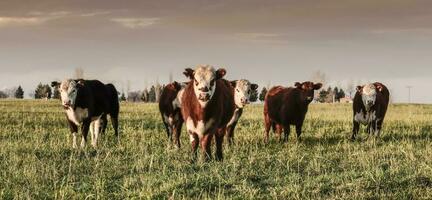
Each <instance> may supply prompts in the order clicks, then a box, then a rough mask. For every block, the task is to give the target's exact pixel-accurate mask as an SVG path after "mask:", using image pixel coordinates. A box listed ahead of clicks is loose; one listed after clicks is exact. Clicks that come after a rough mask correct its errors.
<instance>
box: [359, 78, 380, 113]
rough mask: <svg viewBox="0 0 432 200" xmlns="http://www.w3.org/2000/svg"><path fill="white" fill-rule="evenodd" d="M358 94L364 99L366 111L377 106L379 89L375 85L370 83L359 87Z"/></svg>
mask: <svg viewBox="0 0 432 200" xmlns="http://www.w3.org/2000/svg"><path fill="white" fill-rule="evenodd" d="M357 92H359V94H360V95H361V97H362V101H363V105H364V106H365V108H366V111H369V110H370V108H371V107H372V106H373V105H374V104H375V101H376V95H377V88H376V87H375V85H374V84H372V83H368V84H366V85H364V86H357Z"/></svg>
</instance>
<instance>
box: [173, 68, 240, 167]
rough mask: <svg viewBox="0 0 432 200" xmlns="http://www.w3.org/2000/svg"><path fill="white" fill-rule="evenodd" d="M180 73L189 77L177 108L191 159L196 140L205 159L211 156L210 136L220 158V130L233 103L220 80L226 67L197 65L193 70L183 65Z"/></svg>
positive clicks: (226, 88)
mask: <svg viewBox="0 0 432 200" xmlns="http://www.w3.org/2000/svg"><path fill="white" fill-rule="evenodd" d="M183 74H184V75H185V76H186V77H188V78H189V79H190V82H189V83H188V85H187V86H186V88H185V89H184V92H183V95H182V98H181V99H182V102H181V110H182V115H183V119H184V120H185V122H186V128H187V132H188V133H189V138H190V141H191V144H192V157H193V161H195V160H196V158H197V150H198V145H199V144H201V149H202V153H203V154H204V156H205V158H206V160H209V159H211V150H210V146H211V141H212V137H213V136H215V137H216V138H215V139H216V159H217V160H222V158H223V155H222V143H223V138H224V133H225V129H226V125H227V124H228V122H229V121H230V119H231V118H232V116H233V112H234V106H235V105H234V97H233V94H232V92H231V91H232V88H231V86H230V84H225V83H224V80H222V77H223V76H225V74H226V71H225V69H222V68H221V69H218V70H215V69H214V68H213V67H212V66H210V65H198V66H197V67H196V68H195V70H192V69H190V68H187V69H185V72H184V73H183Z"/></svg>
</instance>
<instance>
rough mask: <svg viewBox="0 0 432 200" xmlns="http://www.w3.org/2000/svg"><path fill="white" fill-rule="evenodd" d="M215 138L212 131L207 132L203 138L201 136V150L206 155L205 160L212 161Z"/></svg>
mask: <svg viewBox="0 0 432 200" xmlns="http://www.w3.org/2000/svg"><path fill="white" fill-rule="evenodd" d="M212 138H213V134H211V133H207V134H205V135H204V136H203V137H202V138H201V141H200V142H201V151H202V153H203V155H204V159H205V161H210V160H211V158H212V157H211V149H210V146H211V140H212Z"/></svg>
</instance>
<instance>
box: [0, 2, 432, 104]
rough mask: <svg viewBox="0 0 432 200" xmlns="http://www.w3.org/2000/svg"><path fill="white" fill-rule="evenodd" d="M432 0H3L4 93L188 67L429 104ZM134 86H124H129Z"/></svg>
mask: <svg viewBox="0 0 432 200" xmlns="http://www.w3.org/2000/svg"><path fill="white" fill-rule="evenodd" d="M431 55H432V1H429V0H410V1H407V0H380V1H376V0H361V1H360V0H325V1H316V0H283V1H282V0H265V1H264V0H229V1H228V0H226V1H222V0H182V1H179V0H157V1H148V0H135V1H134V0H130V1H126V0H125V1H117V0H92V1H88V0H73V1H72V0H38V1H34V0H2V1H0V89H5V88H10V87H16V86H17V85H22V86H23V88H24V90H25V92H26V95H27V96H28V95H29V94H30V93H31V92H32V91H33V90H34V88H35V87H36V85H37V84H38V83H39V82H42V83H50V82H51V81H53V80H62V79H65V78H70V77H73V76H74V71H75V69H76V68H82V69H83V70H84V73H85V78H88V79H99V80H102V81H104V82H111V83H114V84H115V85H116V87H117V88H118V90H120V91H122V90H123V91H125V90H127V88H128V87H127V85H130V90H141V89H143V88H145V87H146V86H149V85H150V84H152V83H155V82H156V81H159V82H161V83H166V82H168V80H169V76H170V74H172V76H173V78H174V79H175V80H178V81H186V80H187V79H186V78H185V77H184V76H183V74H182V72H183V70H184V68H186V67H194V66H195V65H197V64H210V65H214V66H215V67H224V68H225V69H226V70H227V76H226V78H227V79H230V80H234V79H240V78H246V79H249V80H251V81H252V82H255V83H258V84H259V85H260V86H268V85H284V86H292V85H293V84H294V82H296V81H306V80H311V79H312V78H313V74H314V73H315V72H316V71H318V70H319V71H321V72H323V73H325V74H326V77H327V78H326V82H325V87H328V86H330V85H331V86H339V87H342V88H346V87H347V85H350V84H351V85H352V83H353V84H354V85H358V84H364V83H367V82H374V81H380V82H383V83H384V84H385V85H387V86H388V88H389V89H390V91H391V96H392V100H393V102H407V101H408V89H407V86H412V89H411V102H415V103H432V94H431V93H430V92H428V91H429V90H430V88H429V87H430V86H431V85H432V66H431V64H432V56H431ZM128 82H129V84H128Z"/></svg>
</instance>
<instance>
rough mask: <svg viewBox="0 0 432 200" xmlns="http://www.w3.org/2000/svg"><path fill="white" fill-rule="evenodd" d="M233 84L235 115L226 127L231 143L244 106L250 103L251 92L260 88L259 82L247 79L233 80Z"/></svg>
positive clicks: (227, 136)
mask: <svg viewBox="0 0 432 200" xmlns="http://www.w3.org/2000/svg"><path fill="white" fill-rule="evenodd" d="M231 85H232V87H233V89H234V91H233V92H234V102H235V105H236V106H235V110H234V114H233V117H232V118H231V120H230V121H229V122H228V125H227V129H226V138H227V140H228V143H229V144H232V142H233V141H234V129H235V127H236V125H237V122H238V120H239V119H240V117H241V115H242V113H243V108H244V106H246V105H247V104H249V102H250V97H251V94H252V93H253V92H256V90H257V89H258V85H257V84H253V83H251V82H249V81H248V80H245V79H241V80H237V81H231Z"/></svg>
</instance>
